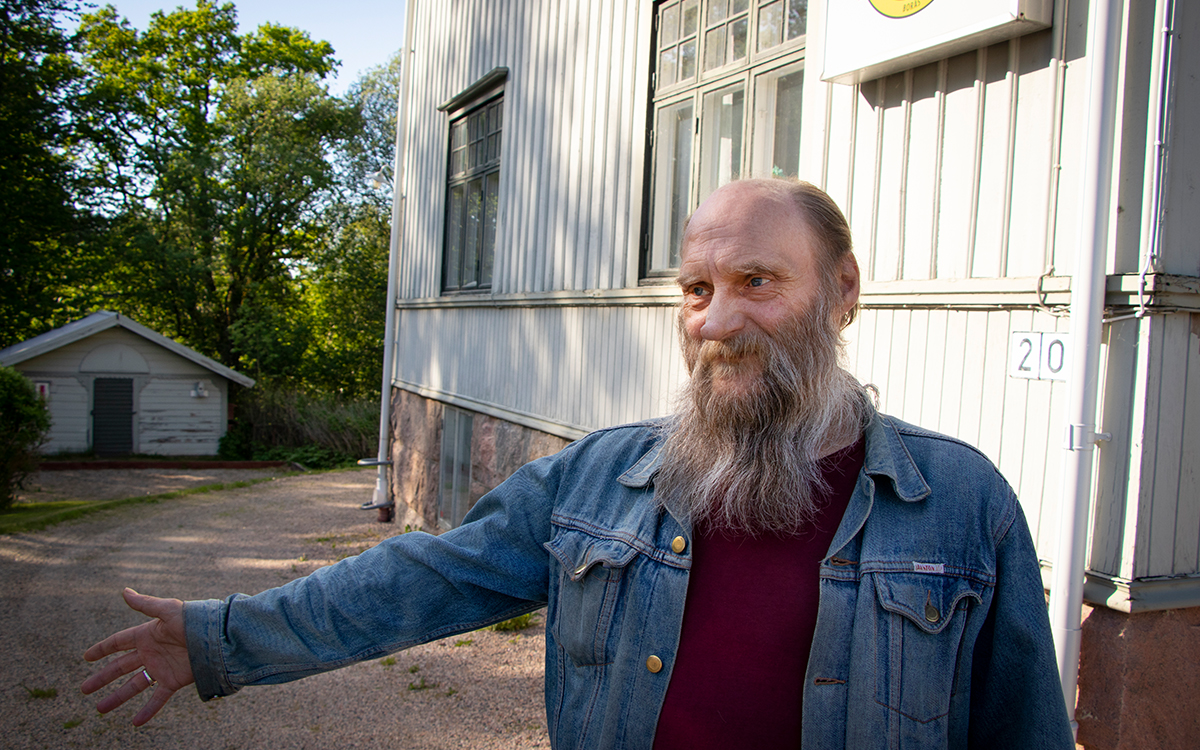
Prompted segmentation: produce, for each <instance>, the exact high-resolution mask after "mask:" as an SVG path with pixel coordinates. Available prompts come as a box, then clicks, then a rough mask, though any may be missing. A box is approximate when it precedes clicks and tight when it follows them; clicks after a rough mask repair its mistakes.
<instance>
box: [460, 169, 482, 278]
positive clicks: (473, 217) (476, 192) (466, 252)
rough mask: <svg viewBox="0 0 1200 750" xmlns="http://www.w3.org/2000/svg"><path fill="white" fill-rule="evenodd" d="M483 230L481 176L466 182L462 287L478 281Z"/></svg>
mask: <svg viewBox="0 0 1200 750" xmlns="http://www.w3.org/2000/svg"><path fill="white" fill-rule="evenodd" d="M482 230H483V178H477V179H474V180H471V181H470V182H468V183H467V206H466V221H465V222H464V223H463V260H462V268H463V284H462V285H463V287H464V288H467V287H474V286H477V285H478V283H479V243H480V239H481V238H482Z"/></svg>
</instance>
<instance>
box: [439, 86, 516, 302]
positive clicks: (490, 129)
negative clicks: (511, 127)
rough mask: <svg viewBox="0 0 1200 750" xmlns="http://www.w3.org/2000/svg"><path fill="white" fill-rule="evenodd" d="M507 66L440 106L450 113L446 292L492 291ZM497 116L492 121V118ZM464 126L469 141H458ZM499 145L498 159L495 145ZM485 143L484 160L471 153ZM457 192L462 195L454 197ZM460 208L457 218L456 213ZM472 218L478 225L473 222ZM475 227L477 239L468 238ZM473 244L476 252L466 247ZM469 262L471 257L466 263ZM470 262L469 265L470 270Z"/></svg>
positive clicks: (443, 269)
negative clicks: (476, 199)
mask: <svg viewBox="0 0 1200 750" xmlns="http://www.w3.org/2000/svg"><path fill="white" fill-rule="evenodd" d="M507 76H508V69H507V68H496V69H494V70H492V71H491V72H490V73H488V74H487V75H486V76H484V77H483V78H481V79H480V80H478V81H476V82H475V83H474V84H472V85H471V86H469V87H468V88H467V89H466V90H464V91H463V92H462V93H460V94H458V95H457V96H455V97H453V98H452V99H450V100H449V101H447V102H445V103H444V104H442V105H441V106H439V107H438V109H439V110H440V111H442V112H445V113H446V115H447V122H446V133H447V138H446V183H445V185H446V187H445V190H446V192H445V206H444V213H443V221H444V224H443V236H442V251H441V272H440V285H439V289H440V292H441V294H442V295H457V294H474V293H480V292H489V291H491V287H492V282H493V278H494V277H493V273H494V271H495V252H496V227H497V223H498V219H499V213H500V207H499V206H500V183H501V180H500V172H501V169H502V166H503V150H504V149H503V141H504V103H505V102H504V93H505V85H504V84H505V81H506V79H507ZM480 115H482V128H483V131H482V135H481V137H479V138H475V137H474V135H475V133H473V132H472V128H473V127H475V126H476V125H477V124H478V123H479V122H480V121H479V120H478V119H477V120H475V121H473V120H472V118H477V117H478V116H480ZM493 117H494V120H495V121H494V122H493ZM460 126H461V127H462V128H463V129H464V130H465V139H466V140H465V143H462V144H456V142H455V137H456V129H457V128H459V127H460ZM493 138H494V147H495V156H494V158H493V157H492V155H491V149H492V146H493V140H492V139H493ZM478 146H481V147H482V148H483V150H484V157H483V159H482V161H479V160H476V159H474V158H473V156H472V149H473V148H475V147H478ZM459 153H461V154H462V155H463V162H464V163H465V164H464V168H462V169H460V170H459V171H452V170H454V169H455V167H456V161H455V157H456V154H459ZM476 184H478V185H479V186H480V187H479V195H480V204H481V206H482V208H481V209H479V210H480V211H482V215H481V216H479V218H478V221H475V222H472V220H471V219H470V215H469V211H470V203H471V198H470V196H471V195H472V192H471V191H472V187H473V186H474V185H476ZM455 191H462V192H461V195H462V196H463V198H462V199H461V200H459V201H457V202H456V199H455ZM456 212H460V214H461V215H460V216H459V217H457V218H456V217H455V216H454V214H455V213H456ZM473 223H474V226H472V224H473ZM472 229H473V230H474V234H475V236H474V238H473V244H467V243H471V242H472V240H471V239H470V238H469V234H470V230H472ZM470 247H474V251H473V252H468V248H470ZM468 261H469V262H468ZM468 266H471V269H470V270H468V268H467V267H468Z"/></svg>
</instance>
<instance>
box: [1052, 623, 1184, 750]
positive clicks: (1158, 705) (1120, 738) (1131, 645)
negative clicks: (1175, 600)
mask: <svg viewBox="0 0 1200 750" xmlns="http://www.w3.org/2000/svg"><path fill="white" fill-rule="evenodd" d="M1085 616H1086V619H1085V620H1084V622H1083V645H1082V654H1081V656H1080V661H1079V702H1078V704H1077V706H1076V708H1075V718H1076V720H1077V721H1078V722H1079V736H1078V740H1079V744H1080V745H1082V746H1083V747H1084V748H1087V750H1195V748H1198V747H1200V607H1193V608H1189V609H1173V610H1164V611H1160V612H1142V613H1138V614H1132V615H1131V614H1126V613H1124V612H1117V611H1115V610H1111V609H1105V608H1103V607H1096V608H1094V609H1092V610H1091V611H1090V612H1086V610H1085Z"/></svg>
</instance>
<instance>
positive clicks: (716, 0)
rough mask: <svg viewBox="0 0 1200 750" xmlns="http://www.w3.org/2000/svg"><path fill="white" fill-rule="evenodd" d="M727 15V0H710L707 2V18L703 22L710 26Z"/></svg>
mask: <svg viewBox="0 0 1200 750" xmlns="http://www.w3.org/2000/svg"><path fill="white" fill-rule="evenodd" d="M728 16H729V0H710V2H709V3H708V20H706V21H705V23H706V24H707V25H708V26H712V25H713V24H714V23H720V22H721V21H724V20H725V19H726V18H727V17H728Z"/></svg>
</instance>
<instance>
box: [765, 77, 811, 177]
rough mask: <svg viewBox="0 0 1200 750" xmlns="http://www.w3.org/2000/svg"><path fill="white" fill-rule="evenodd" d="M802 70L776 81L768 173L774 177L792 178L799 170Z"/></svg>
mask: <svg viewBox="0 0 1200 750" xmlns="http://www.w3.org/2000/svg"><path fill="white" fill-rule="evenodd" d="M803 88H804V71H803V70H801V71H797V72H795V73H792V74H791V75H786V76H780V77H779V80H778V81H776V83H775V142H774V148H773V154H772V160H771V161H772V166H771V172H772V173H773V174H774V175H775V176H777V177H795V176H796V174H797V173H798V172H799V171H800V115H801V114H802V110H801V98H800V94H801V91H802V89H803Z"/></svg>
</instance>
